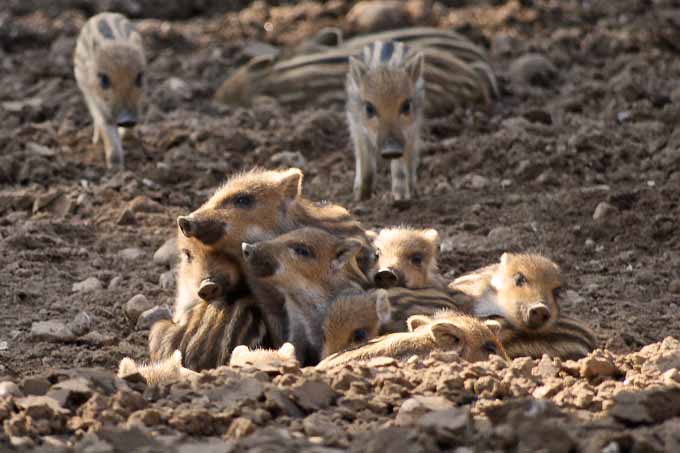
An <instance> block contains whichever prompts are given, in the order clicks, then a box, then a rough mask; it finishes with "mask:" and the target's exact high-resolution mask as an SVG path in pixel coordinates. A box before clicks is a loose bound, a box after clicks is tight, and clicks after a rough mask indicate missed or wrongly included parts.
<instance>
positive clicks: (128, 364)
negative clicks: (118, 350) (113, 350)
mask: <svg viewBox="0 0 680 453" xmlns="http://www.w3.org/2000/svg"><path fill="white" fill-rule="evenodd" d="M136 373H139V369H138V368H137V364H136V363H135V361H134V360H132V359H131V358H130V357H125V358H124V359H123V360H121V361H120V365H118V377H120V378H124V377H125V376H130V375H132V374H136Z"/></svg>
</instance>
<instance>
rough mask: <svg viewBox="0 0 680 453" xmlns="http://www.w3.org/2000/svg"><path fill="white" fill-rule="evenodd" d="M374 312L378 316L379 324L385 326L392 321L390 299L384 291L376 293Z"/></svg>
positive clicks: (380, 290)
mask: <svg viewBox="0 0 680 453" xmlns="http://www.w3.org/2000/svg"><path fill="white" fill-rule="evenodd" d="M376 293H377V294H376V300H375V311H376V313H377V315H378V321H379V322H380V324H387V323H389V322H390V321H392V304H391V303H390V297H389V295H388V293H387V291H385V290H384V289H379V290H377V291H376Z"/></svg>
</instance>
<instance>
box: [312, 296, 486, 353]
mask: <svg viewBox="0 0 680 453" xmlns="http://www.w3.org/2000/svg"><path fill="white" fill-rule="evenodd" d="M473 303H474V300H473V299H472V298H470V297H469V296H467V295H465V294H461V293H457V294H449V293H447V292H446V291H442V290H437V289H432V288H426V289H417V290H411V289H406V288H399V287H395V288H390V289H389V290H384V289H378V290H375V291H372V292H369V293H358V294H351V295H348V296H344V297H339V298H337V299H336V300H335V301H334V302H333V303H332V304H331V306H330V308H329V310H328V313H327V315H326V318H325V319H324V325H323V330H324V353H323V357H326V356H328V355H330V354H332V353H334V352H338V351H341V350H343V349H347V348H350V347H354V346H356V345H359V344H361V343H362V342H366V341H368V340H371V339H372V338H375V337H377V336H378V335H379V334H386V333H395V332H404V331H406V330H408V325H407V319H408V318H410V317H411V316H414V315H426V316H434V315H436V314H437V313H439V312H441V311H443V310H446V311H448V312H449V313H452V312H456V313H461V314H462V313H469V312H470V310H471V307H472V304H473Z"/></svg>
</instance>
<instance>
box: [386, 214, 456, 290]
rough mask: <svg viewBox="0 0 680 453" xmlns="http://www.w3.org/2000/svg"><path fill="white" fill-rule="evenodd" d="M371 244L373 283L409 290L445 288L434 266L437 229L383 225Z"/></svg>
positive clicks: (437, 247) (436, 254)
mask: <svg viewBox="0 0 680 453" xmlns="http://www.w3.org/2000/svg"><path fill="white" fill-rule="evenodd" d="M373 246H374V248H375V251H376V254H377V262H376V265H375V267H374V271H373V280H374V282H375V284H376V286H378V287H383V288H387V287H390V286H392V285H394V286H403V287H406V288H411V289H419V288H445V287H446V285H445V283H444V279H443V278H442V276H441V275H440V274H439V270H438V268H437V258H438V256H439V250H438V249H439V234H438V233H437V230H433V229H431V228H430V229H425V230H417V229H413V228H409V227H397V228H385V229H382V230H381V231H380V233H379V234H378V235H377V237H376V238H375V240H374V241H373ZM385 275H386V276H388V277H389V278H385V277H384V276H385Z"/></svg>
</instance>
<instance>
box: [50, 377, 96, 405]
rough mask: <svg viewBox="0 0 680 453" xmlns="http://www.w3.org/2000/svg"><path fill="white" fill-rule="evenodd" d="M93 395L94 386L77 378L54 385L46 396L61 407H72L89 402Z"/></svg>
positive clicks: (83, 379) (85, 380)
mask: <svg viewBox="0 0 680 453" xmlns="http://www.w3.org/2000/svg"><path fill="white" fill-rule="evenodd" d="M92 393H93V392H92V384H91V383H90V382H89V381H88V380H87V379H85V378H81V377H77V378H73V379H67V380H65V381H61V382H58V383H56V384H54V385H53V386H52V387H50V390H49V391H48V392H47V395H46V396H48V397H50V398H53V399H54V400H55V401H57V403H59V405H60V406H61V407H72V406H79V405H80V404H82V403H84V402H85V401H87V400H88V399H89V398H90V397H91V396H92Z"/></svg>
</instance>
